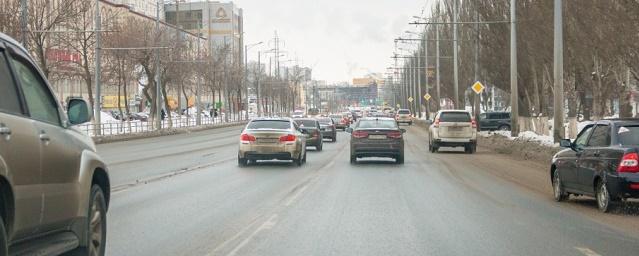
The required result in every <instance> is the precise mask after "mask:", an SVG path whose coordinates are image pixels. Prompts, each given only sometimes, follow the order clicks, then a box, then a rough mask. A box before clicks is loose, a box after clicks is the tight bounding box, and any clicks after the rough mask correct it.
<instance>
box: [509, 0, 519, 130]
mask: <svg viewBox="0 0 639 256" xmlns="http://www.w3.org/2000/svg"><path fill="white" fill-rule="evenodd" d="M516 14H517V0H510V124H511V125H510V136H512V137H517V136H519V91H518V88H517V18H516Z"/></svg>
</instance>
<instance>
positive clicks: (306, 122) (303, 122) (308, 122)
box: [295, 120, 315, 128]
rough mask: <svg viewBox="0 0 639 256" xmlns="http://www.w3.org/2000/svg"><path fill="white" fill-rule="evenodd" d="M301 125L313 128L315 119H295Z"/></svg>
mask: <svg viewBox="0 0 639 256" xmlns="http://www.w3.org/2000/svg"><path fill="white" fill-rule="evenodd" d="M295 122H296V123H297V125H298V126H299V127H306V128H312V127H315V120H295Z"/></svg>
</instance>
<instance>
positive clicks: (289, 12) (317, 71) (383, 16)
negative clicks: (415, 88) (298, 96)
mask: <svg viewBox="0 0 639 256" xmlns="http://www.w3.org/2000/svg"><path fill="white" fill-rule="evenodd" d="M233 2H234V3H235V4H236V5H238V7H240V8H243V9H244V18H245V21H244V26H245V28H244V29H245V31H246V43H247V44H251V43H255V42H259V41H264V44H263V45H261V46H259V48H258V47H254V48H253V49H251V50H250V51H249V59H251V60H256V59H257V56H256V55H257V50H258V49H261V50H268V49H271V48H272V46H273V44H272V43H270V44H267V43H269V41H272V38H273V36H274V32H275V30H277V33H278V35H279V36H280V38H281V39H282V41H283V42H284V43H285V45H284V47H283V49H284V50H286V51H288V55H289V56H287V57H286V59H295V56H296V55H297V57H298V58H299V60H300V61H301V65H304V66H308V67H312V68H313V78H314V79H318V80H327V81H329V82H336V81H351V79H352V78H353V77H359V76H362V75H365V74H367V73H370V72H382V73H383V72H386V67H389V65H390V64H391V63H392V59H391V58H390V56H391V55H392V52H393V39H394V38H396V37H398V36H400V35H401V34H402V33H403V32H404V31H406V30H407V29H412V30H415V28H414V26H412V28H411V26H409V25H408V22H410V21H413V19H412V18H411V17H412V16H414V15H420V14H421V12H422V9H423V7H424V5H425V4H426V3H427V2H430V1H429V0H235V1H233ZM283 60H285V59H281V61H283ZM267 61H268V60H267Z"/></svg>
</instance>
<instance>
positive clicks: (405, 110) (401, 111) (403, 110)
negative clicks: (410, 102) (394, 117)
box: [397, 109, 410, 115]
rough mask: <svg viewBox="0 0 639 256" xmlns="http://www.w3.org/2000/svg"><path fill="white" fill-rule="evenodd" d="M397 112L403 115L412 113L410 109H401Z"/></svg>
mask: <svg viewBox="0 0 639 256" xmlns="http://www.w3.org/2000/svg"><path fill="white" fill-rule="evenodd" d="M397 113H398V114H402V115H407V114H410V110H407V109H400V110H399V111H398V112H397Z"/></svg>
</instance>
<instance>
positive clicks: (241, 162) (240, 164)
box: [237, 156, 248, 167]
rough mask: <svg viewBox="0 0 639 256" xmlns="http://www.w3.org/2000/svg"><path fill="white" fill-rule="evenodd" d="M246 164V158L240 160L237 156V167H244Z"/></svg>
mask: <svg viewBox="0 0 639 256" xmlns="http://www.w3.org/2000/svg"><path fill="white" fill-rule="evenodd" d="M247 164H248V160H247V159H246V158H241V157H240V156H237V165H239V166H240V167H244V166H246V165H247Z"/></svg>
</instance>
